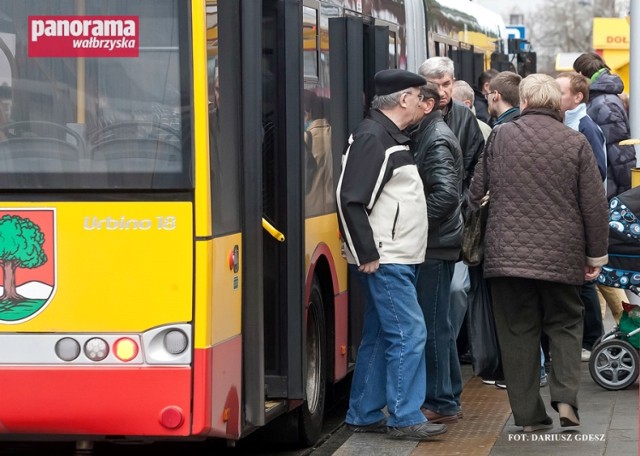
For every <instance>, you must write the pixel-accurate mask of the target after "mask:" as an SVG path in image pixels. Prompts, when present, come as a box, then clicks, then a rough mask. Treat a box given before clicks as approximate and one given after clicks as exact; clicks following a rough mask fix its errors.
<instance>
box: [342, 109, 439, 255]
mask: <svg viewBox="0 0 640 456" xmlns="http://www.w3.org/2000/svg"><path fill="white" fill-rule="evenodd" d="M409 143H410V139H409V137H408V136H407V135H406V134H405V133H404V132H402V131H401V130H399V129H398V127H397V126H396V125H395V124H394V123H393V122H392V121H391V120H390V119H389V118H388V117H387V116H385V115H384V114H382V113H381V112H380V111H377V110H371V111H370V112H369V115H368V116H367V118H366V119H365V120H363V121H362V122H361V123H360V125H358V127H357V128H356V130H355V131H354V132H353V133H352V135H351V137H350V138H349V146H348V148H347V150H346V152H345V153H344V155H343V157H342V172H341V174H340V180H339V181H338V189H337V192H336V196H337V204H338V219H339V222H340V232H341V234H342V238H343V241H344V244H345V245H344V247H345V248H344V250H345V253H346V256H347V261H348V262H349V263H352V264H357V265H361V264H365V263H369V262H371V261H375V260H377V259H379V260H380V263H382V264H390V263H391V264H393V263H396V264H419V263H422V262H423V261H424V258H425V252H426V248H427V232H428V219H427V203H426V200H425V196H424V189H423V186H422V180H421V179H420V175H419V174H418V169H417V167H416V165H415V163H414V160H413V154H412V152H411V150H410V149H409Z"/></svg>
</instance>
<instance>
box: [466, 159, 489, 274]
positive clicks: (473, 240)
mask: <svg viewBox="0 0 640 456" xmlns="http://www.w3.org/2000/svg"><path fill="white" fill-rule="evenodd" d="M485 150H486V149H485ZM486 158H487V157H484V160H483V164H484V176H482V177H483V179H482V181H483V182H482V183H483V190H484V196H483V197H482V200H481V202H480V207H479V208H477V209H475V210H474V211H472V212H471V214H470V215H469V216H468V217H467V220H466V221H465V222H464V230H463V232H462V261H463V262H464V264H466V265H467V266H477V265H479V264H480V263H482V260H483V258H484V235H485V231H486V228H487V218H489V176H488V175H487V160H486Z"/></svg>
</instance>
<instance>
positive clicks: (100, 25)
mask: <svg viewBox="0 0 640 456" xmlns="http://www.w3.org/2000/svg"><path fill="white" fill-rule="evenodd" d="M138 25H139V22H138V16H29V28H28V30H29V57H138V54H139V43H140V39H139V38H140V33H139V27H138Z"/></svg>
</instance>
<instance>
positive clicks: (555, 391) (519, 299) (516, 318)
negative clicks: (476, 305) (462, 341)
mask: <svg viewBox="0 0 640 456" xmlns="http://www.w3.org/2000/svg"><path fill="white" fill-rule="evenodd" d="M490 283H491V294H492V298H493V311H494V317H495V320H496V328H497V332H498V340H499V341H500V350H501V353H502V363H503V368H504V376H505V381H506V383H507V392H508V394H509V403H510V404H511V411H512V412H513V418H514V421H515V424H516V425H517V426H528V425H532V424H537V423H540V422H542V421H543V420H544V419H545V418H546V417H547V412H546V409H545V405H544V402H543V401H542V398H541V397H540V336H541V333H542V332H544V333H545V334H546V335H547V337H548V338H549V351H550V352H551V359H552V367H551V372H550V374H549V389H550V391H549V392H550V394H551V405H552V407H553V408H554V409H556V410H557V404H558V403H559V402H564V403H566V404H570V405H572V406H573V407H574V408H575V409H576V410H577V409H578V387H579V385H580V368H581V361H580V352H581V348H582V326H583V320H584V317H583V315H584V307H583V305H582V302H581V301H580V287H579V286H574V285H566V284H562V283H556V282H547V281H543V280H533V279H521V278H516V277H498V278H493V279H491V280H490Z"/></svg>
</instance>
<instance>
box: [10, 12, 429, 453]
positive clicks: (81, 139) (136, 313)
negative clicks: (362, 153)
mask: <svg viewBox="0 0 640 456" xmlns="http://www.w3.org/2000/svg"><path fill="white" fill-rule="evenodd" d="M408 3H412V2H407V5H405V4H403V2H398V1H396V0H393V1H378V2H369V1H347V0H345V1H339V2H338V1H326V2H325V1H316V0H303V1H300V0H262V1H255V0H219V1H214V0H140V1H135V2H133V1H126V0H55V1H54V0H39V1H24V0H5V1H3V2H2V4H1V5H0V201H1V203H0V266H1V267H2V282H1V284H0V285H1V287H2V295H1V296H0V392H1V394H0V439H21V438H23V437H24V436H27V435H38V436H39V437H40V438H48V437H51V438H56V439H59V438H66V439H71V440H76V441H79V442H83V444H84V443H86V442H90V441H93V440H97V439H125V440H126V439H129V438H130V439H139V438H140V437H145V438H146V439H163V438H172V439H175V438H183V439H185V440H188V439H202V438H208V437H213V438H222V439H228V440H231V441H233V440H237V439H240V438H241V437H243V436H245V435H247V434H248V433H250V432H252V431H253V430H255V429H257V428H260V427H261V426H263V425H265V424H266V423H269V422H271V421H273V420H274V419H275V418H276V417H281V416H282V417H284V418H286V419H287V421H289V423H288V424H293V425H294V428H295V429H296V430H297V431H296V432H297V438H298V439H299V440H300V441H302V442H304V443H307V444H310V443H313V442H314V441H315V440H316V439H317V438H318V436H319V433H320V428H321V425H322V418H323V411H324V399H325V393H326V390H327V385H330V384H333V383H335V382H338V381H340V380H341V379H343V378H345V377H346V375H347V374H348V372H349V370H350V368H351V366H352V365H353V361H354V357H355V353H356V351H357V346H358V342H359V333H360V324H361V319H360V318H359V315H360V314H361V312H362V310H361V304H359V302H360V301H359V300H358V299H351V300H349V299H348V296H349V294H348V293H347V282H348V277H347V272H346V271H347V270H346V264H345V262H344V260H343V258H342V255H341V251H340V241H339V238H338V229H337V220H336V217H335V209H334V207H333V206H334V197H333V191H334V189H335V185H334V181H335V179H336V178H337V174H338V172H337V171H338V169H339V168H338V167H339V160H340V156H341V152H342V148H343V145H344V144H345V141H346V138H347V134H348V132H349V130H350V129H352V128H353V127H354V126H355V125H356V124H357V122H359V121H360V120H361V118H362V116H363V113H364V107H365V106H366V105H367V104H368V99H369V96H370V93H371V87H370V81H371V77H372V75H373V74H374V73H375V72H376V71H378V70H380V69H382V68H387V67H402V66H403V65H404V66H406V52H407V51H406V46H407V44H406V41H407V39H406V35H407V32H406V20H405V15H406V8H407V7H408ZM413 3H415V2H413ZM420 45H421V46H426V44H425V43H420ZM351 293H352V294H353V293H355V292H353V291H352V292H351ZM352 297H353V296H352Z"/></svg>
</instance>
